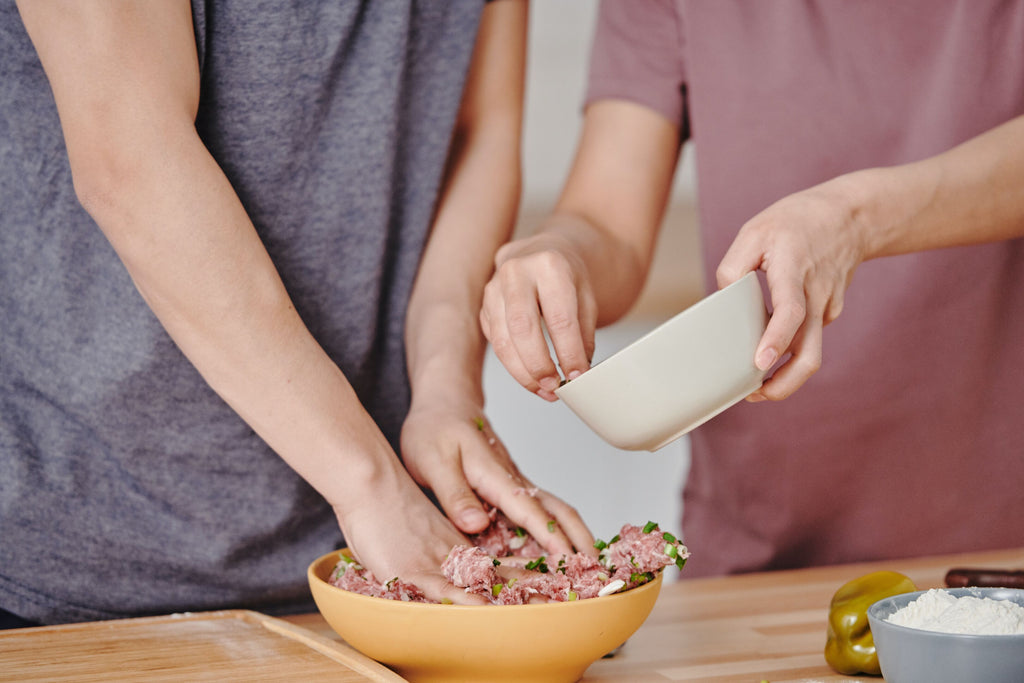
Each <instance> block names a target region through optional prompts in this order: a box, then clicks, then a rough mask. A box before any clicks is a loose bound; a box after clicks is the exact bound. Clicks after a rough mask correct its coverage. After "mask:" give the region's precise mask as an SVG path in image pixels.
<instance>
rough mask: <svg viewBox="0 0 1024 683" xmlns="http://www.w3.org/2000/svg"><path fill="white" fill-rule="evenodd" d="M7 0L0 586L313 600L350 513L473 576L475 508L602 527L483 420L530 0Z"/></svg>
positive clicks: (208, 598)
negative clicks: (491, 280)
mask: <svg viewBox="0 0 1024 683" xmlns="http://www.w3.org/2000/svg"><path fill="white" fill-rule="evenodd" d="M19 8H20V14H21V16H20V18H19V16H18V12H17V11H16V9H15V7H14V5H13V3H11V2H9V1H8V2H4V3H3V5H2V6H0V74H2V76H0V78H2V82H3V83H4V88H3V89H2V92H0V112H2V114H0V207H2V209H0V319H2V320H3V322H2V324H0V325H2V326H0V538H2V539H3V542H2V543H0V609H3V610H6V611H7V612H10V613H13V614H16V615H19V616H20V617H23V618H25V619H28V620H31V621H34V622H41V623H56V622H64V621H81V620H90V619H106V618H115V617H123V616H134V615H140V614H154V613H164V612H169V611H181V610H201V609H219V608H226V607H233V606H245V607H249V608H254V609H261V610H265V611H267V612H270V613H280V612H288V611H296V610H303V609H311V608H312V605H311V603H310V602H309V596H308V588H307V586H306V580H305V568H306V566H307V565H308V564H309V562H310V561H311V560H313V559H314V558H315V557H317V556H318V555H319V554H322V553H324V552H328V551H330V550H331V549H333V548H334V547H337V545H338V544H340V543H342V542H344V543H346V544H347V545H348V546H349V547H351V548H353V549H354V550H355V552H356V553H357V554H358V556H359V558H360V560H361V561H362V562H363V564H364V565H366V566H367V567H368V568H369V569H370V570H371V571H373V572H374V574H376V575H377V576H382V577H391V576H402V577H403V578H405V579H407V580H410V581H412V582H414V583H416V584H418V585H419V586H420V587H421V588H422V589H423V590H424V592H425V593H426V594H427V595H428V596H430V597H432V598H434V599H441V598H443V597H447V598H450V599H451V600H453V601H456V602H467V601H470V600H472V598H471V597H470V596H467V595H466V594H465V593H464V592H463V591H461V590H458V589H455V588H454V587H453V586H451V585H449V584H447V583H446V582H445V581H444V578H443V576H442V575H441V573H440V571H439V567H440V564H441V561H442V560H443V558H444V556H445V555H446V553H447V552H448V550H449V549H450V548H451V546H453V545H455V544H458V543H464V542H465V536H464V535H463V534H466V533H473V532H475V531H479V530H482V529H483V528H484V527H485V526H486V524H487V522H488V519H487V516H486V511H487V510H488V508H489V507H490V506H496V507H498V508H500V509H502V510H503V511H504V512H505V513H506V514H508V515H509V516H510V517H511V518H512V519H513V520H514V521H515V522H516V523H518V524H520V525H522V526H523V527H525V528H526V529H528V530H529V531H531V532H532V533H533V534H534V535H536V536H537V537H538V538H539V539H540V540H541V541H542V542H543V543H544V544H545V546H546V547H547V549H548V550H549V551H551V552H563V551H568V550H570V548H571V547H572V546H574V545H575V546H577V547H587V546H589V544H590V543H592V542H593V539H592V538H591V537H590V533H589V531H588V530H587V529H586V527H585V525H584V524H583V522H582V521H581V520H580V518H579V516H578V515H577V514H576V513H575V512H574V511H572V510H571V508H569V507H568V506H567V505H565V504H564V503H562V502H561V501H559V500H558V499H556V498H554V497H553V496H551V495H550V494H547V493H546V492H543V491H540V492H537V493H536V494H535V495H517V494H520V493H522V492H523V490H524V489H525V490H527V491H532V488H533V487H532V485H531V484H530V482H529V481H528V480H526V479H525V478H524V477H523V476H522V475H521V474H520V473H519V472H518V470H517V469H516V467H515V465H514V464H513V462H512V461H511V459H510V458H509V456H508V454H507V453H506V452H505V450H504V448H503V447H502V445H501V443H500V442H499V441H497V439H496V437H495V436H494V435H493V433H492V432H491V431H490V428H489V426H488V425H487V423H486V420H485V419H484V418H483V393H482V390H481V386H480V370H481V365H482V357H483V351H484V348H485V342H484V340H483V337H482V335H481V333H480V330H479V325H478V321H477V318H476V315H477V312H478V306H479V298H480V293H481V291H482V288H483V283H484V282H485V281H486V279H487V277H488V274H489V272H490V270H491V267H492V260H493V254H494V252H495V250H496V249H497V247H498V245H499V244H500V243H501V242H502V241H503V240H504V239H506V238H507V236H508V233H509V230H510V228H511V224H512V221H513V217H514V214H515V206H516V201H517V193H518V180H519V176H518V169H519V166H518V144H519V126H520V121H521V106H522V105H521V100H522V87H523V83H522V81H523V76H522V71H523V62H524V51H525V46H524V43H525V38H524V34H525V24H526V18H525V15H526V12H525V3H524V2H521V1H520V0H496V1H495V2H491V3H488V4H486V6H485V3H484V2H483V0H458V1H457V2H450V1H448V0H445V1H443V2H441V1H438V2H399V1H396V2H388V3H381V2H370V1H365V2H349V3H324V4H323V5H320V4H318V3H298V4H295V5H294V6H292V5H280V4H279V3H273V2H265V3H263V2H259V3H254V2H246V3H234V2H231V1H230V0H218V2H216V3H209V2H202V1H200V0H196V1H195V2H193V3H191V6H190V4H189V3H188V2H184V1H183V0H178V1H176V2H171V1H167V2H161V3H137V4H133V3H125V4H117V5H115V4H113V3H96V4H93V3H73V4H67V5H60V6H59V7H53V6H51V5H49V4H42V3H30V2H24V3H20V5H19ZM478 23H479V32H478ZM58 115H59V118H58ZM72 181H73V182H72ZM97 226H98V227H99V229H97ZM428 237H429V240H428ZM133 285H134V287H133ZM400 446H401V454H402V458H403V459H404V465H405V466H404V467H403V461H402V460H400V459H399V457H398V455H397V453H398V452H399V448H400ZM418 485H420V486H424V487H427V488H430V489H432V490H433V492H434V494H435V495H436V498H437V501H438V502H439V503H440V507H441V508H442V510H443V512H444V513H446V514H447V516H446V515H445V514H442V513H441V511H439V510H438V508H437V507H435V506H434V505H432V504H431V502H430V500H429V498H428V497H427V496H426V495H425V494H424V493H423V491H422V490H421V489H420V486H418ZM550 520H555V521H557V522H558V525H557V527H556V529H555V531H554V532H550V531H549V530H548V522H549V521H550ZM339 527H340V531H339ZM342 535H343V536H344V540H342Z"/></svg>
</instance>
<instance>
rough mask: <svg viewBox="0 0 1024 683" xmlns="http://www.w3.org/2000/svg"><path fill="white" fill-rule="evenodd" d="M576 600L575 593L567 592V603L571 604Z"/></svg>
mask: <svg viewBox="0 0 1024 683" xmlns="http://www.w3.org/2000/svg"><path fill="white" fill-rule="evenodd" d="M576 598H577V595H576V591H569V602H572V601H573V600H575V599H576Z"/></svg>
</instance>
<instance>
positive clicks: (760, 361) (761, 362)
mask: <svg viewBox="0 0 1024 683" xmlns="http://www.w3.org/2000/svg"><path fill="white" fill-rule="evenodd" d="M778 359H779V354H778V353H776V352H775V349H773V348H771V347H768V348H767V349H761V351H759V352H758V354H757V359H756V360H755V361H754V362H755V363H756V364H757V369H758V370H767V369H768V368H770V367H771V366H773V365H775V361H777V360H778Z"/></svg>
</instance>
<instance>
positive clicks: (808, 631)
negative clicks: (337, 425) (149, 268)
mask: <svg viewBox="0 0 1024 683" xmlns="http://www.w3.org/2000/svg"><path fill="white" fill-rule="evenodd" d="M953 567H979V568H992V569H1015V568H1024V548H1016V549H1010V550H1000V551H990V552H978V553H966V554H960V555H945V556H936V557H924V558H915V559H907V560H889V561H885V562H872V563H863V564H849V565H841V566H834V567H819V568H812V569H801V570H793V571H778V572H766V573H759V574H745V575H741V576H730V577H721V578H711V579H692V580H682V581H676V582H673V583H668V584H665V585H664V586H663V588H662V591H661V595H660V596H659V597H658V602H657V604H656V605H655V606H654V610H653V611H652V612H651V615H650V616H649V617H648V619H647V621H646V622H645V623H644V625H643V626H641V627H640V629H639V630H638V631H637V632H636V633H635V634H634V635H633V637H632V638H630V639H629V641H628V642H627V643H626V644H625V645H624V646H623V647H622V648H620V649H619V650H618V651H617V652H616V653H615V655H614V656H612V657H610V658H606V659H602V660H599V661H597V662H595V663H594V664H592V665H591V666H590V668H589V669H587V671H586V674H585V675H584V677H583V679H582V681H583V683H595V682H597V681H601V682H620V681H621V682H623V683H654V682H656V681H657V682H659V683H664V682H665V681H701V682H702V683H725V682H733V681H736V682H743V683H760V682H761V681H765V680H767V681H770V683H785V682H787V681H788V682H797V681H799V682H801V683H808V682H810V681H864V682H865V683H867V682H870V681H880V680H881V679H880V678H877V677H870V676H864V677H860V678H858V677H850V676H842V675H839V674H836V673H835V672H833V671H832V670H831V669H830V668H829V667H828V665H827V664H826V663H825V659H824V655H823V649H824V645H825V629H826V620H827V613H828V605H829V601H830V600H831V598H832V595H833V594H834V593H835V591H836V590H837V589H838V588H839V587H840V586H841V585H842V584H844V583H846V582H847V581H849V580H851V579H854V578H857V577H858V576H861V575H863V574H866V573H868V572H871V571H875V570H879V569H890V570H893V571H898V572H902V573H904V574H906V575H907V576H909V577H910V578H911V579H913V580H914V582H915V583H916V584H917V585H918V587H919V588H922V589H925V588H939V587H942V586H944V578H945V575H946V572H947V571H948V570H949V569H951V568H953ZM684 571H685V570H684ZM496 609H500V608H496ZM0 680H50V681H109V680H118V681H147V683H148V682H149V681H182V680H189V681H198V680H209V681H252V680H261V681H267V680H274V681H294V680H301V681H357V680H358V681H365V680H371V681H378V682H381V683H383V682H385V681H399V680H402V679H401V678H400V677H398V676H397V675H396V674H394V673H393V672H391V671H390V670H388V669H386V668H384V667H383V666H381V665H380V664H378V663H376V662H373V661H372V660H369V659H367V658H366V657H364V656H363V655H361V654H359V653H358V652H355V651H354V650H353V649H352V648H350V647H349V646H348V645H347V644H345V643H344V642H342V641H341V639H340V638H339V637H338V636H337V635H336V634H335V633H334V632H333V631H332V630H331V629H330V627H329V626H328V625H327V623H326V622H325V621H324V620H323V619H322V618H321V617H320V615H319V614H303V615H297V616H292V617H285V618H273V617H268V616H266V615H262V614H258V613H256V612H248V611H245V610H232V611H225V612H207V613H196V614H175V615H168V616H163V617H149V618H143V619H124V620H118V621H111V622H92V623H87V624H69V625H63V626H46V627H38V628H31V629H16V630H13V631H0Z"/></svg>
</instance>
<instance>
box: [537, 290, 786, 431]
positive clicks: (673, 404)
mask: <svg viewBox="0 0 1024 683" xmlns="http://www.w3.org/2000/svg"><path fill="white" fill-rule="evenodd" d="M767 321H768V314H767V311H766V310H765V305H764V297H763V295H762V294H761V285H760V283H759V282H758V280H757V275H756V273H747V274H746V275H745V276H743V277H742V278H740V279H739V280H737V281H736V282H734V283H733V284H731V285H729V286H728V287H726V288H724V289H721V290H719V291H717V292H715V293H714V294H711V295H710V296H708V297H705V298H704V299H702V300H700V301H698V302H697V303H696V304H694V305H693V306H691V307H690V308H688V309H686V310H685V311H683V312H682V313H680V314H678V315H676V316H675V317H673V318H671V319H670V320H668V321H666V322H665V323H663V324H661V325H659V326H658V327H657V328H655V329H654V330H652V331H650V332H648V333H647V334H646V335H644V336H643V337H641V338H640V339H638V340H636V341H635V342H633V343H632V344H630V345H629V346H627V347H626V348H624V349H622V350H621V351H619V352H617V353H615V354H614V355H612V356H610V357H608V358H607V359H606V360H604V361H601V362H600V363H597V364H596V365H594V367H592V368H591V369H590V370H588V371H587V372H585V373H583V374H582V375H580V376H579V377H577V378H576V379H574V380H572V381H571V382H567V383H565V384H563V385H562V386H561V387H559V388H558V389H557V390H555V393H556V394H557V395H558V397H559V398H560V399H561V400H562V401H563V402H564V403H565V404H566V405H567V406H569V408H570V409H571V410H572V411H573V412H574V413H576V415H578V416H579V417H580V419H582V420H583V421H584V422H585V423H586V424H587V425H588V426H589V427H590V428H591V429H592V430H594V431H595V432H596V433H597V434H598V435H599V436H600V437H601V438H603V439H604V440H605V441H607V442H608V443H610V444H611V445H613V446H615V447H616V448H621V449H624V450H631V451H640V450H648V451H656V450H658V449H659V448H661V447H662V446H665V445H666V444H668V443H670V442H672V441H675V440H676V439H678V438H679V437H681V436H682V435H684V434H686V433H687V432H689V431H690V430H692V429H694V428H695V427H698V426H700V425H701V424H703V423H704V422H707V421H708V420H710V419H711V418H712V417H714V416H715V415H717V414H718V413H720V412H722V411H723V410H725V409H726V408H729V407H730V406H732V405H734V404H735V403H737V402H738V401H741V400H743V399H744V398H745V397H746V396H748V395H750V394H751V393H752V392H754V391H756V390H757V389H758V388H759V387H760V386H761V384H762V382H763V381H764V377H765V374H766V373H765V372H763V371H761V370H758V369H757V366H755V365H754V352H755V351H756V350H757V343H758V342H759V341H760V340H761V335H762V334H764V330H765V325H766V324H767Z"/></svg>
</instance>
